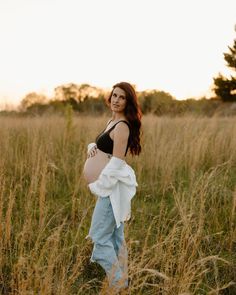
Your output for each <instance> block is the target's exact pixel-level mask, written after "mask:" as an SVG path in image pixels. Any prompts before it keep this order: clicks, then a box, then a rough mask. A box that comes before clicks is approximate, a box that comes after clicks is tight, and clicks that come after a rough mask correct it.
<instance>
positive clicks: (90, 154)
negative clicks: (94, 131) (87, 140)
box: [87, 145, 98, 158]
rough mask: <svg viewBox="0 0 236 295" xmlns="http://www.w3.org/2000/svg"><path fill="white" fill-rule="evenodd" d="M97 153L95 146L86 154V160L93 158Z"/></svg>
mask: <svg viewBox="0 0 236 295" xmlns="http://www.w3.org/2000/svg"><path fill="white" fill-rule="evenodd" d="M97 152H98V150H97V146H96V145H95V146H94V147H92V148H91V149H90V150H89V151H88V153H87V158H90V157H94V156H95V155H96V153H97Z"/></svg>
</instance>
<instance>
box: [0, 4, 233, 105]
mask: <svg viewBox="0 0 236 295" xmlns="http://www.w3.org/2000/svg"><path fill="white" fill-rule="evenodd" d="M235 24H236V1H235V0H0V38H1V45H0V102H1V104H2V105H3V104H4V103H19V101H20V100H21V99H22V98H23V97H24V95H26V94H27V93H29V92H32V91H35V92H39V93H44V94H46V95H49V96H51V95H53V90H54V88H55V87H56V86H58V85H61V84H63V83H69V82H73V83H77V84H81V83H89V84H91V85H93V86H97V87H104V88H111V87H112V85H113V84H115V83H116V82H120V81H128V82H130V83H132V84H135V85H136V86H137V90H145V89H157V90H163V91H166V92H169V93H170V94H171V95H173V96H174V97H175V98H176V99H185V98H189V97H196V98H198V97H200V96H203V95H209V90H210V88H211V86H212V83H213V80H212V78H213V77H214V76H216V75H217V74H218V73H219V72H221V73H223V74H227V73H229V71H227V68H226V65H225V61H224V58H223V52H227V51H228V47H227V46H231V45H232V44H233V40H234V38H235V36H236V33H235V31H234V26H235Z"/></svg>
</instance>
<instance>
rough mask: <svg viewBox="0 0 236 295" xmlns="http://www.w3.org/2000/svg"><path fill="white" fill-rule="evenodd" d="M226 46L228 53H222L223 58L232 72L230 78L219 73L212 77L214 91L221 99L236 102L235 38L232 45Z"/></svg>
mask: <svg viewBox="0 0 236 295" xmlns="http://www.w3.org/2000/svg"><path fill="white" fill-rule="evenodd" d="M235 31H236V26H235ZM228 48H229V53H224V59H225V61H226V63H227V66H228V67H229V68H230V69H232V70H233V73H234V74H233V75H231V77H230V78H226V77H224V76H222V75H221V74H219V76H218V77H217V78H214V91H215V94H216V95H217V96H219V97H220V98H221V99H222V100H223V101H229V102H236V75H235V74H236V39H234V44H233V46H232V47H230V46H229V47H228Z"/></svg>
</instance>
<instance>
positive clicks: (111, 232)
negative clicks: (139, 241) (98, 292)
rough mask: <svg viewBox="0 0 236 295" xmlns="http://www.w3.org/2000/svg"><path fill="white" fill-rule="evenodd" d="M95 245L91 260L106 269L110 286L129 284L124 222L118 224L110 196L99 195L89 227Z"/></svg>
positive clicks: (121, 286)
mask: <svg viewBox="0 0 236 295" xmlns="http://www.w3.org/2000/svg"><path fill="white" fill-rule="evenodd" d="M89 236H90V237H91V238H92V240H93V243H94V246H93V251H92V255H91V258H90V261H91V262H97V263H99V264H100V265H101V267H102V268H103V269H104V270H105V272H106V275H107V277H108V281H109V285H110V287H115V288H118V289H119V288H120V289H122V288H124V287H127V286H128V252H127V247H126V243H125V237H124V222H121V225H120V226H119V228H117V226H116V222H115V218H114V214H113V210H112V205H111V202H110V197H109V196H108V197H98V199H97V202H96V205H95V208H94V211H93V216H92V221H91V226H90V229H89Z"/></svg>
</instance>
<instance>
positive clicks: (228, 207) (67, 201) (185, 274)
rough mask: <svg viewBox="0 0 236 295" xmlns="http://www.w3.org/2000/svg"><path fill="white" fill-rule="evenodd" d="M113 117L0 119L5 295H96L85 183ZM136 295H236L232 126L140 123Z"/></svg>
mask: <svg viewBox="0 0 236 295" xmlns="http://www.w3.org/2000/svg"><path fill="white" fill-rule="evenodd" d="M106 120H107V118H105V117H101V118H91V117H87V118H85V117H84V118H72V117H71V116H70V114H67V116H66V117H65V118H63V117H48V118H47V117H45V118H24V119H23V118H21V119H20V118H16V119H12V118H11V119H10V118H9V119H7V118H0V151H1V157H0V265H1V268H0V281H1V282H0V292H1V294H22V295H23V294H63V295H64V294H98V293H99V291H100V290H101V289H103V291H104V289H105V286H106V284H104V280H105V274H104V272H103V270H102V269H101V268H100V266H98V265H96V264H93V263H90V262H89V258H90V255H91V250H92V245H91V242H90V241H88V240H86V239H85V236H86V235H87V234H88V229H89V226H90V219H91V215H92V211H93V207H94V205H95V201H96V200H95V198H94V196H92V195H91V194H90V192H89V191H88V189H87V187H86V184H85V182H84V180H83V177H82V176H81V171H82V168H83V163H84V161H85V158H86V146H87V144H88V143H89V142H91V141H93V140H94V138H95V137H96V135H97V133H98V132H99V131H100V130H101V129H103V127H104V124H105V122H106ZM142 143H143V152H142V154H141V155H140V157H139V158H136V157H135V158H132V157H131V156H129V157H128V159H127V162H128V163H129V164H131V165H132V166H133V168H134V169H135V171H136V175H137V180H138V183H139V187H138V191H137V194H136V196H135V198H134V199H133V201H132V218H131V220H130V221H129V222H127V223H126V229H125V234H126V240H127V244H128V249H129V277H130V288H129V294H135V295H136V294H171V295H172V294H173V295H176V294H179V295H180V294H182V295H183V294H235V293H236V286H235V282H236V267H235V262H236V253H235V252H236V251H235V250H236V226H235V225H236V217H235V216H236V210H235V209H236V118H232V117H231V118H200V117H199V118H196V117H182V118H168V117H161V118H157V117H152V116H148V117H144V119H143V135H142Z"/></svg>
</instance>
